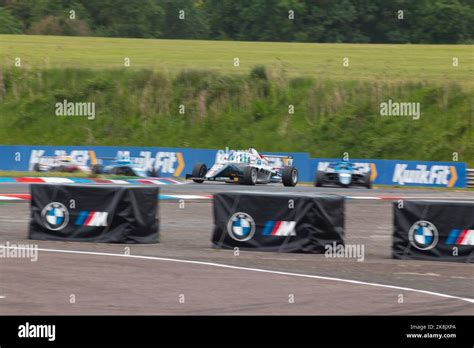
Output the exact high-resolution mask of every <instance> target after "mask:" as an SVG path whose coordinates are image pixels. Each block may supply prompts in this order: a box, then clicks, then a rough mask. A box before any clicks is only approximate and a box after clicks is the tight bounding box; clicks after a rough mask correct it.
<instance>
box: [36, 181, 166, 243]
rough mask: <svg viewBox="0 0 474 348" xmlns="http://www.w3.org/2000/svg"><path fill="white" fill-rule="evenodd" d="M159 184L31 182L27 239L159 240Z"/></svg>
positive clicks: (150, 241) (74, 240)
mask: <svg viewBox="0 0 474 348" xmlns="http://www.w3.org/2000/svg"><path fill="white" fill-rule="evenodd" d="M158 194H159V189H158V187H152V186H140V187H136V186H135V187H133V186H127V187H122V186H99V185H49V184H36V185H31V198H32V199H31V221H30V230H29V238H30V239H36V240H57V241H66V240H67V241H73V242H94V243H127V244H143V243H147V244H148V243H158V230H159V220H158V219H157V218H156V216H157V213H158V201H157V199H156V197H157V195H158Z"/></svg>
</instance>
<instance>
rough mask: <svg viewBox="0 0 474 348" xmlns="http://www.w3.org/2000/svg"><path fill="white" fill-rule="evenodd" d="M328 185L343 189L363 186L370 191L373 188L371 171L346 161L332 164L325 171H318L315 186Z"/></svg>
mask: <svg viewBox="0 0 474 348" xmlns="http://www.w3.org/2000/svg"><path fill="white" fill-rule="evenodd" d="M328 184H329V185H339V186H343V187H349V186H363V187H366V188H368V189H370V188H372V182H371V181H370V171H367V170H365V169H364V168H363V167H359V166H356V165H355V164H354V163H351V162H346V161H341V162H332V163H329V165H328V166H327V167H326V169H325V170H317V171H316V177H315V181H314V186H316V187H322V186H324V185H328Z"/></svg>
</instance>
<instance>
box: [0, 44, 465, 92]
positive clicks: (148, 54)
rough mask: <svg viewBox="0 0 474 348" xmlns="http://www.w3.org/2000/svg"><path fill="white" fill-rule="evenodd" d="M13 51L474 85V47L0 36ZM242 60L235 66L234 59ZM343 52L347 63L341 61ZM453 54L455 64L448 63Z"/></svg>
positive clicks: (71, 63) (164, 66) (81, 64)
mask: <svg viewBox="0 0 474 348" xmlns="http://www.w3.org/2000/svg"><path fill="white" fill-rule="evenodd" d="M16 57H19V58H21V60H22V67H25V68H40V69H42V68H65V67H69V68H70V67H73V68H93V69H104V68H106V69H111V68H121V67H123V63H124V58H125V57H128V58H130V60H131V66H130V67H129V69H143V68H147V69H153V70H155V71H160V72H163V73H165V74H170V75H176V74H177V73H178V72H180V71H182V70H183V69H201V70H214V71H218V72H220V73H223V74H229V73H232V74H239V73H240V74H242V73H243V74H246V73H248V71H249V69H251V68H252V67H254V66H256V65H265V66H267V67H269V68H270V69H269V70H270V73H271V75H272V76H274V77H278V76H281V75H284V76H287V77H288V76H289V77H294V76H305V77H314V78H316V79H321V80H326V79H331V80H336V81H337V80H359V81H360V80H369V81H370V80H384V81H393V82H404V81H428V82H436V83H441V84H443V83H444V82H456V83H459V84H461V85H465V86H466V85H468V86H472V85H474V45H374V44H371V45H367V44H306V43H268V42H225V41H187V40H145V39H114V38H92V37H59V36H29V35H0V64H1V65H2V66H3V67H10V66H13V64H14V59H15V58H16ZM235 57H238V58H239V59H240V66H239V67H234V58H235ZM345 57H347V58H349V67H344V66H343V59H344V58H345ZM453 57H457V58H458V60H459V66H458V67H453V66H452V62H453Z"/></svg>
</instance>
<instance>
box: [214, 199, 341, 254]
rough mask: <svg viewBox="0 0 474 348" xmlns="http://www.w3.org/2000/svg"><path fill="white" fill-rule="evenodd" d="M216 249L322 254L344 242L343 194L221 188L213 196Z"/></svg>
mask: <svg viewBox="0 0 474 348" xmlns="http://www.w3.org/2000/svg"><path fill="white" fill-rule="evenodd" d="M213 204H214V205H213V206H214V208H213V211H214V233H213V235H212V244H213V246H214V247H216V248H224V249H233V248H235V247H239V248H241V249H253V250H258V251H273V252H297V253H324V252H325V251H326V250H328V248H329V246H333V247H334V248H336V246H339V245H341V247H342V245H343V244H344V241H343V237H344V197H342V196H337V195H317V196H311V197H308V196H304V195H293V194H271V193H253V192H252V193H242V192H225V193H218V194H216V195H215V196H214V201H213Z"/></svg>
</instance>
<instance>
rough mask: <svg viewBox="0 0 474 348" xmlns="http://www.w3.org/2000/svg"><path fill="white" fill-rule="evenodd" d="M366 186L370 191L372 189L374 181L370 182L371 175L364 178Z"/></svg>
mask: <svg viewBox="0 0 474 348" xmlns="http://www.w3.org/2000/svg"><path fill="white" fill-rule="evenodd" d="M364 184H365V185H364V186H365V187H367V188H368V189H371V188H372V181H370V174H365V176H364Z"/></svg>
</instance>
